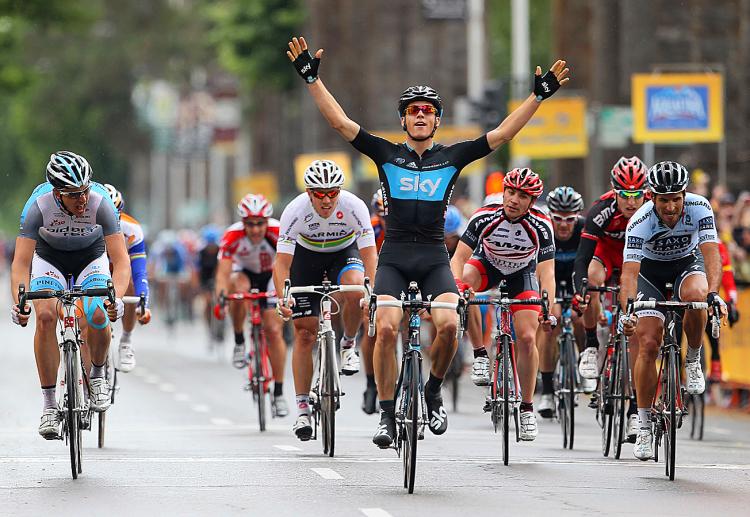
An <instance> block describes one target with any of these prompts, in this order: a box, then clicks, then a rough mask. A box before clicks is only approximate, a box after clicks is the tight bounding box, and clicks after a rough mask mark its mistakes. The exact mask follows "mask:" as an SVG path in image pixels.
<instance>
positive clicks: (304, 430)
mask: <svg viewBox="0 0 750 517" xmlns="http://www.w3.org/2000/svg"><path fill="white" fill-rule="evenodd" d="M292 430H293V431H294V434H295V435H296V436H297V438H299V439H300V440H301V441H303V442H306V441H308V440H310V439H311V438H312V434H313V428H312V420H311V419H310V415H299V416H298V417H297V421H296V422H294V426H292Z"/></svg>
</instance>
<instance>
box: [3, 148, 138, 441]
mask: <svg viewBox="0 0 750 517" xmlns="http://www.w3.org/2000/svg"><path fill="white" fill-rule="evenodd" d="M46 177H47V182H46V183H43V184H41V185H39V186H38V187H36V188H35V189H34V191H33V192H32V194H31V197H29V199H28V201H27V202H26V205H25V206H24V208H23V212H22V214H21V225H20V231H19V235H18V237H17V238H16V251H15V256H14V258H13V265H12V267H11V292H12V294H13V302H14V305H13V306H12V307H11V318H12V320H13V322H14V323H16V324H18V325H26V323H27V322H28V321H29V318H30V314H22V313H21V312H20V311H19V309H18V307H17V304H18V286H19V285H20V284H27V285H28V286H29V291H31V292H33V291H42V290H50V289H51V290H62V289H65V288H67V281H68V278H69V277H72V279H73V282H74V283H75V284H76V285H80V286H81V287H82V288H83V289H91V288H101V287H106V285H107V281H108V280H110V279H112V280H113V282H114V287H115V293H116V296H117V298H116V300H115V303H112V304H108V306H107V307H106V308H105V303H104V301H103V299H102V298H98V297H97V298H88V297H86V298H83V299H82V300H83V304H82V305H83V307H82V312H83V315H84V317H85V318H86V322H87V326H88V329H87V336H86V344H87V345H88V347H89V349H90V353H91V370H90V372H89V403H90V404H91V408H92V409H93V410H94V411H106V410H107V408H108V407H109V406H110V404H111V400H110V386H109V383H108V382H107V380H106V379H105V378H104V373H105V371H104V370H105V366H104V365H105V363H106V360H107V353H108V351H109V342H110V337H111V333H110V329H109V328H108V327H109V322H110V321H115V320H117V319H118V318H120V317H122V315H123V312H124V310H125V305H124V303H123V301H122V298H121V297H122V296H123V295H124V294H125V292H126V291H127V288H128V285H129V284H130V261H129V260H128V252H127V250H126V249H125V240H124V239H123V236H122V232H121V231H120V222H119V220H118V217H117V210H116V209H115V207H114V205H113V204H112V201H111V200H110V198H109V194H108V193H107V190H106V189H105V188H104V187H103V186H102V185H100V184H99V183H94V182H92V181H91V167H90V165H89V163H88V162H87V161H86V159H85V158H84V157H83V156H80V155H78V154H75V153H72V152H70V151H58V152H56V153H54V154H53V155H51V156H50V160H49V163H48V164H47V172H46ZM108 257H109V258H108ZM110 260H111V262H112V275H111V276H110V273H109V264H110ZM29 273H30V274H29ZM33 304H34V311H35V312H36V330H35V334H34V355H35V356H36V364H37V370H38V373H39V380H40V382H41V385H42V395H43V400H44V402H43V412H42V418H41V423H40V425H39V434H40V435H42V437H44V438H46V439H48V440H55V439H58V438H59V437H60V417H59V412H58V408H57V401H56V400H55V385H56V384H57V370H58V364H59V362H60V351H59V349H58V345H57V335H56V334H57V318H58V315H57V308H56V304H57V300H55V299H48V300H35V301H34V302H33Z"/></svg>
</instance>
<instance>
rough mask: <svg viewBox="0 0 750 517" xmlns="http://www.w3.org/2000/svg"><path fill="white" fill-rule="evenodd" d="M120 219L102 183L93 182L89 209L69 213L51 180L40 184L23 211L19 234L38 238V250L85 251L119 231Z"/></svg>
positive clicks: (100, 244)
mask: <svg viewBox="0 0 750 517" xmlns="http://www.w3.org/2000/svg"><path fill="white" fill-rule="evenodd" d="M119 231H120V221H119V217H118V214H117V210H116V209H115V205H114V204H113V203H112V200H111V199H110V197H109V194H108V193H107V191H106V190H105V189H104V187H103V186H102V185H100V184H99V183H95V182H91V190H90V191H89V196H88V202H87V204H86V211H85V212H84V214H83V215H82V216H81V217H77V216H73V215H70V214H69V213H68V212H67V211H66V210H64V209H63V207H62V205H61V203H59V202H58V201H57V199H55V196H54V193H53V187H52V185H51V184H50V183H42V184H41V185H38V186H37V187H36V188H35V189H34V191H33V192H32V193H31V196H30V197H29V199H28V200H27V201H26V204H25V205H24V208H23V212H22V213H21V224H20V229H19V236H20V237H27V238H29V239H33V240H35V241H36V242H37V245H36V247H37V251H40V250H41V251H42V253H43V254H44V253H45V252H55V251H82V250H89V249H91V248H94V247H96V248H101V250H102V252H103V251H104V237H106V236H108V235H112V234H114V233H118V232H119Z"/></svg>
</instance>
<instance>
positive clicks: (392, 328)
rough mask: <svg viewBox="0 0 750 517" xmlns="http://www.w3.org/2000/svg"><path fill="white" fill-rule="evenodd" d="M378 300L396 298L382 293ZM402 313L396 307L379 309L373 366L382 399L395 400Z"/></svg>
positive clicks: (379, 395) (379, 396)
mask: <svg viewBox="0 0 750 517" xmlns="http://www.w3.org/2000/svg"><path fill="white" fill-rule="evenodd" d="M378 300H395V298H394V297H392V296H387V295H380V296H378ZM402 313H403V311H402V310H401V309H397V308H395V307H382V308H378V311H377V317H376V319H375V321H376V326H377V328H376V334H375V350H374V354H373V366H374V369H375V382H376V384H377V386H378V398H379V399H380V400H393V392H394V390H395V389H396V377H397V375H398V363H397V362H396V343H397V341H398V332H399V326H400V324H401V316H402Z"/></svg>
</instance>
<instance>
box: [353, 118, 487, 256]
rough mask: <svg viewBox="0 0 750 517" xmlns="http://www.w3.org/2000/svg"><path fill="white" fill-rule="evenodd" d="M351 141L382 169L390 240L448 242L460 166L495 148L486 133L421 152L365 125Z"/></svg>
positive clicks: (380, 170) (434, 145)
mask: <svg viewBox="0 0 750 517" xmlns="http://www.w3.org/2000/svg"><path fill="white" fill-rule="evenodd" d="M351 143H352V145H353V146H354V148H355V149H357V150H358V151H359V152H361V153H362V154H365V155H367V156H369V157H370V158H371V159H372V161H374V162H375V165H376V166H377V168H378V177H379V178H380V185H381V187H382V189H383V206H384V207H385V220H386V235H387V236H388V239H389V240H393V241H399V242H422V243H430V244H433V243H434V244H437V243H442V242H444V238H445V235H444V228H445V210H446V208H447V206H448V203H449V201H450V197H451V194H452V192H453V186H454V184H455V183H456V180H457V179H458V175H459V174H460V172H461V169H463V168H464V167H466V166H467V165H468V164H469V163H471V162H473V161H474V160H478V159H479V158H483V157H484V156H487V155H488V154H489V153H490V152H492V149H491V148H490V146H489V144H488V142H487V136H486V135H482V136H480V137H479V138H477V139H476V140H473V141H466V142H459V143H457V144H454V145H450V146H444V145H441V144H436V143H435V144H433V145H432V147H430V148H429V149H427V150H426V151H425V152H424V153H423V154H422V156H419V154H417V152H416V151H414V149H412V148H410V147H409V146H408V145H407V144H405V143H403V144H394V143H392V142H389V141H388V140H384V139H383V138H380V137H377V136H374V135H371V134H370V133H368V132H367V131H365V130H364V129H361V128H360V130H359V133H358V134H357V136H356V137H355V138H354V140H352V142H351Z"/></svg>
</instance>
